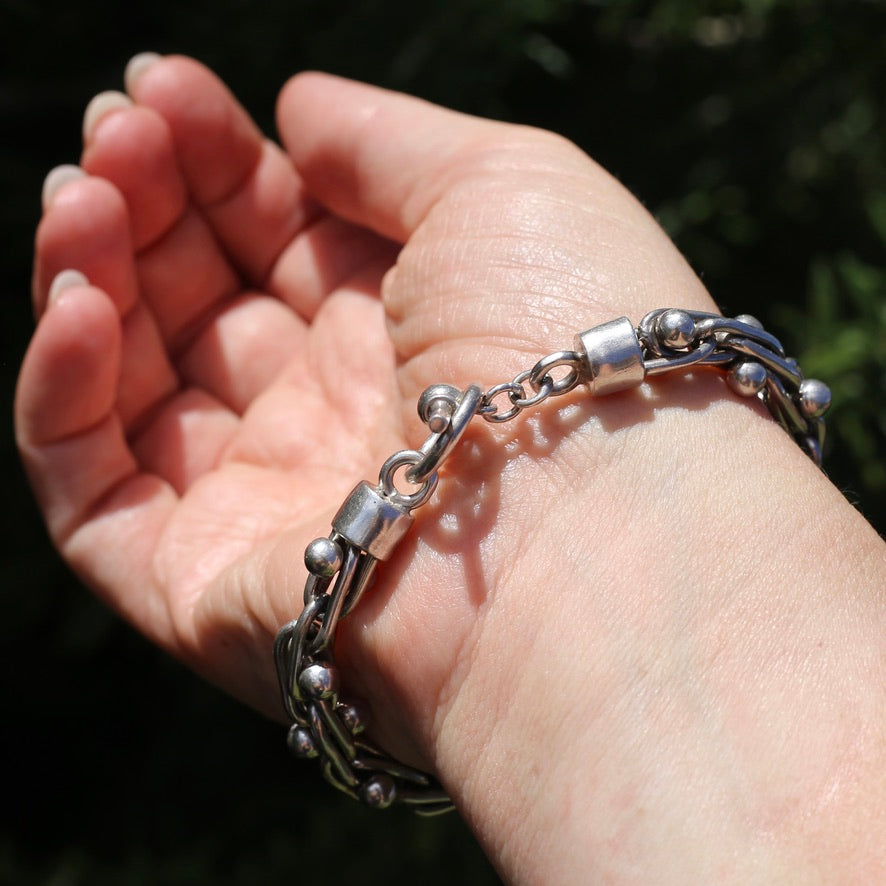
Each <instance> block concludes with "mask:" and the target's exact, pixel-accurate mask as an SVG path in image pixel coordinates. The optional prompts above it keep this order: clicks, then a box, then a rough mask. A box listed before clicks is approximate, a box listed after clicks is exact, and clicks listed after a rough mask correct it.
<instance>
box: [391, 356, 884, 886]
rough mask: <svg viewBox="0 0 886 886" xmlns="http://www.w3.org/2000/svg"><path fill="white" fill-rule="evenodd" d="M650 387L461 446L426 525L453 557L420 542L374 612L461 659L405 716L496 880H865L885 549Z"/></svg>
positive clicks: (768, 431) (430, 539) (679, 386)
mask: <svg viewBox="0 0 886 886" xmlns="http://www.w3.org/2000/svg"><path fill="white" fill-rule="evenodd" d="M654 391H655V393H653V394H651V395H650V397H651V398H652V399H650V398H644V397H643V395H642V394H641V393H638V394H636V395H635V394H628V395H625V396H623V397H620V398H619V399H618V400H617V401H616V400H613V401H611V402H605V403H604V402H603V401H594V402H593V404H588V405H583V406H581V407H579V409H580V411H579V413H578V414H577V415H573V416H572V417H571V419H570V420H569V421H568V422H567V423H566V425H565V427H564V426H558V425H557V422H556V420H554V419H552V418H551V417H550V416H545V415H544V414H540V415H539V416H538V417H537V418H535V419H527V421H528V422H529V424H530V425H533V424H534V425H535V427H534V428H530V429H526V430H523V431H517V432H515V434H516V436H517V437H518V439H521V440H533V441H535V442H532V443H527V444H526V445H517V447H516V449H517V452H516V453H515V454H513V455H512V456H510V457H509V458H507V459H504V458H502V457H501V454H499V457H498V458H497V457H496V455H495V452H496V450H497V449H498V450H499V453H501V449H500V447H501V444H502V440H501V439H498V440H495V441H492V440H489V439H483V438H482V437H481V438H480V439H478V440H477V441H476V442H475V446H476V447H477V448H476V450H475V453H474V458H473V459H472V458H471V456H470V454H468V456H467V457H466V460H465V462H464V463H463V464H460V465H458V468H461V469H463V472H464V473H466V474H467V475H469V477H470V479H471V480H473V481H474V482H478V481H479V484H480V485H478V487H477V488H478V489H479V490H480V491H479V495H480V499H479V504H478V505H477V506H476V507H475V509H474V510H473V512H472V510H471V507H469V506H467V505H465V503H464V501H465V496H470V491H469V488H468V486H467V484H466V483H465V485H462V481H461V479H459V482H458V488H456V489H455V490H454V491H453V493H452V495H451V497H447V494H446V491H445V487H441V489H443V491H442V493H441V494H442V502H441V504H440V506H439V508H438V513H437V515H436V516H437V517H440V515H444V514H447V513H449V514H452V513H456V514H458V513H460V514H462V515H464V514H467V513H472V520H473V523H471V522H470V521H468V522H465V521H464V520H463V521H462V525H461V530H462V533H463V536H464V535H467V537H468V538H470V539H471V541H470V542H469V543H466V544H462V545H461V550H460V551H459V552H458V553H452V552H449V553H447V555H446V556H432V555H433V554H434V552H435V550H436V551H439V550H440V539H441V534H444V535H445V530H444V529H441V528H440V526H439V525H438V526H435V525H434V524H433V523H432V522H431V521H428V523H426V524H425V525H424V526H423V527H422V529H421V540H420V541H419V543H418V544H419V552H420V553H422V554H428V556H420V557H417V558H415V560H416V561H417V562H420V563H422V564H424V567H425V568H426V567H427V564H428V562H433V570H432V572H431V574H424V575H421V574H417V573H415V572H414V570H413V569H412V568H407V571H406V573H405V575H404V576H403V579H402V581H400V582H399V583H398V587H397V591H396V593H395V594H394V595H393V597H392V601H391V602H393V604H394V606H395V611H396V618H397V620H398V622H399V623H400V625H401V626H402V625H403V624H404V623H405V624H406V625H408V629H409V630H410V631H411V632H413V633H411V636H412V644H413V646H415V645H416V644H417V641H416V638H420V637H421V632H422V631H430V632H432V633H433V634H434V635H436V634H437V633H438V632H439V631H441V630H442V631H448V632H450V634H451V636H453V637H461V636H464V637H466V639H465V640H464V642H463V647H462V650H461V653H460V656H459V664H458V665H457V667H456V668H455V670H454V671H452V673H451V675H446V676H445V678H443V682H442V684H441V676H440V675H439V674H435V673H434V663H433V662H426V661H422V660H421V650H420V649H419V650H418V651H416V652H415V654H414V655H412V656H410V663H412V662H413V661H414V663H415V667H417V668H419V669H422V668H423V669H425V671H426V674H425V678H424V679H421V680H416V679H415V675H414V674H413V675H411V676H410V677H409V678H408V679H407V680H406V681H405V682H406V683H407V684H408V685H407V687H406V688H403V687H402V685H401V687H400V688H401V690H402V692H403V694H404V700H405V703H406V705H407V707H408V708H409V709H411V710H412V711H415V712H418V713H419V715H420V717H419V719H420V722H421V713H422V712H424V715H425V718H426V719H425V721H424V735H425V738H426V740H427V741H428V742H429V743H430V745H431V746H432V748H433V750H432V751H431V753H433V754H434V756H435V759H436V764H437V766H438V768H439V770H440V772H441V774H442V777H443V779H444V781H445V782H446V783H447V786H448V787H449V788H450V789H451V790H452V791H453V793H454V794H455V796H456V798H457V799H458V801H459V802H460V805H461V808H462V809H463V810H464V812H465V814H466V815H467V817H468V819H469V820H470V822H471V823H472V826H473V827H474V828H475V830H476V831H477V833H478V835H479V836H480V839H481V840H482V841H484V843H485V844H486V846H487V849H488V850H489V852H490V854H491V855H492V857H493V858H494V859H495V860H496V862H497V864H499V866H500V867H501V869H502V871H503V872H504V874H505V875H506V877H507V878H508V879H509V880H510V881H513V882H520V883H522V882H527V883H532V882H536V883H553V882H557V883H565V882H581V883H586V882H592V881H598V880H604V879H606V878H608V877H612V878H614V879H615V881H617V882H618V881H630V880H632V879H634V880H643V879H647V878H648V873H649V872H650V871H656V877H657V879H658V881H659V882H667V881H672V882H687V881H695V882H704V881H729V880H733V881H737V882H738V881H741V882H746V881H747V880H748V878H753V877H760V878H761V879H763V880H766V881H772V880H773V879H778V878H785V877H787V878H791V879H795V878H796V879H800V878H802V876H804V875H806V874H808V875H809V876H813V877H815V876H819V877H821V878H823V879H826V880H828V881H833V880H839V879H842V880H844V881H846V882H859V881H865V880H868V881H869V880H871V879H875V878H874V877H872V876H871V872H872V871H873V870H880V871H882V869H883V866H884V864H886V858H884V852H886V847H884V845H883V840H882V834H883V833H886V778H884V773H886V690H884V686H886V670H884V658H886V655H884V653H886V649H884V643H886V641H884V638H886V617H884V614H886V605H884V603H886V600H884V588H886V557H884V553H883V546H882V543H881V541H880V540H879V539H878V538H877V537H876V535H875V534H874V533H873V531H872V530H871V529H870V528H869V527H868V526H867V525H866V524H865V523H864V521H863V520H862V519H861V518H860V517H859V516H858V515H857V514H856V513H855V511H854V510H853V509H852V508H851V507H850V506H849V505H848V504H847V503H846V502H845V501H844V500H843V498H842V497H841V496H840V494H839V492H838V491H837V490H835V489H834V488H833V487H832V486H831V485H830V484H829V482H828V481H827V480H826V479H825V478H824V476H823V475H820V474H819V472H818V471H817V470H816V469H815V468H814V467H813V466H812V465H811V463H810V462H809V461H808V460H807V459H806V458H805V456H803V455H802V454H800V453H799V451H798V450H796V448H795V447H794V446H793V444H792V443H791V442H790V441H789V439H788V438H787V437H786V436H785V435H783V433H782V432H781V431H780V429H778V428H777V427H776V426H775V425H774V423H772V422H771V421H770V420H768V419H767V418H765V417H761V416H759V415H757V414H755V412H754V410H753V409H751V408H749V407H748V405H747V404H745V403H741V402H737V401H736V400H735V399H734V397H733V396H732V395H731V394H730V393H729V392H728V389H726V388H725V386H723V385H722V383H721V382H720V381H719V380H718V379H715V378H710V379H706V378H704V377H703V376H702V377H699V376H698V374H697V375H696V377H695V378H693V379H686V380H683V381H680V380H678V381H676V382H673V383H667V384H665V385H662V384H661V383H658V384H656V385H655V388H654ZM656 398H657V399H656ZM704 401H707V402H706V403H705V402H704ZM539 440H545V441H547V449H546V448H545V445H544V444H538V443H537V441H539ZM481 467H482V470H481V469H480V468H481ZM475 469H476V471H475ZM455 470H457V468H454V471H455ZM483 470H485V471H487V472H489V473H488V474H487V476H486V478H485V480H481V479H480V475H482V473H483ZM499 472H500V473H499ZM469 500H470V499H469ZM446 519H450V521H451V519H452V518H451V517H450V518H445V519H444V520H443V525H444V526H445V525H446ZM429 585H430V586H431V587H432V588H433V589H435V590H434V591H432V592H431V593H430V595H429V592H428V588H429ZM429 596H431V597H432V598H436V599H434V600H432V602H431V603H430V604H429V605H427V606H424V607H423V605H422V604H421V603H416V605H415V606H414V608H413V603H415V602H416V601H419V600H427V598H428V597H429ZM391 602H389V603H388V605H389V606H390V605H391ZM416 613H417V614H416ZM413 619H414V620H415V621H418V622H423V625H419V624H415V623H413ZM380 630H382V632H383V633H386V632H387V630H388V629H387V628H385V627H381V628H380ZM418 642H420V640H419V641H418ZM431 645H432V646H433V645H434V644H431ZM391 678H392V680H393V682H394V684H395V686H396V685H397V684H398V683H401V684H402V683H403V682H404V681H402V680H400V679H398V675H391ZM417 685H418V686H423V687H425V691H423V692H422V691H419V692H417V693H416V691H415V689H414V687H415V686H417ZM438 686H439V689H438V688H437V687H438ZM428 687H434V689H433V691H430V692H428V691H427V689H428ZM878 865H879V866H880V867H879V868H878Z"/></svg>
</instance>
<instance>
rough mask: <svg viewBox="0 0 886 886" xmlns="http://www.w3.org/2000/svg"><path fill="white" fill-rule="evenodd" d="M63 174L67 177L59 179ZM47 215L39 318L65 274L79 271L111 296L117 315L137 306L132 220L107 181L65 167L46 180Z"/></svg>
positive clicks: (37, 267) (38, 270)
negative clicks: (55, 282)
mask: <svg viewBox="0 0 886 886" xmlns="http://www.w3.org/2000/svg"><path fill="white" fill-rule="evenodd" d="M58 171H62V172H67V175H66V176H62V177H61V178H59V177H58V176H57V175H56V173H57V172H58ZM43 193H44V203H45V207H44V215H43V218H42V219H41V221H40V224H39V226H38V227H37V236H36V243H35V262H34V281H33V297H34V307H35V310H36V312H37V314H38V315H39V314H40V313H42V311H43V310H44V308H45V306H46V299H47V297H48V295H49V287H50V285H51V284H52V281H53V280H54V279H55V278H56V277H57V276H58V274H60V273H61V272H62V271H64V270H66V269H68V268H76V269H77V270H78V271H81V272H82V273H83V274H84V275H85V276H86V277H87V279H89V280H90V281H92V283H93V284H94V285H95V286H97V287H98V288H100V289H101V290H102V291H103V292H105V293H107V295H108V296H110V298H111V300H112V301H113V303H114V304H115V305H116V307H117V311H118V313H120V314H121V315H123V314H126V313H127V312H128V311H129V310H131V309H132V307H133V306H134V305H135V303H136V301H137V300H138V281H137V279H136V274H135V265H134V263H133V259H132V238H131V236H130V229H129V214H128V212H127V209H126V203H125V201H124V200H123V198H122V196H121V194H120V192H119V191H118V190H117V189H116V188H115V187H114V186H113V185H111V184H110V183H109V182H106V181H103V180H102V179H98V178H92V177H88V176H86V175H80V174H78V173H77V172H76V168H71V167H62V168H60V170H53V172H50V174H49V175H48V176H47V179H46V184H45V185H44V192H43Z"/></svg>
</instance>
